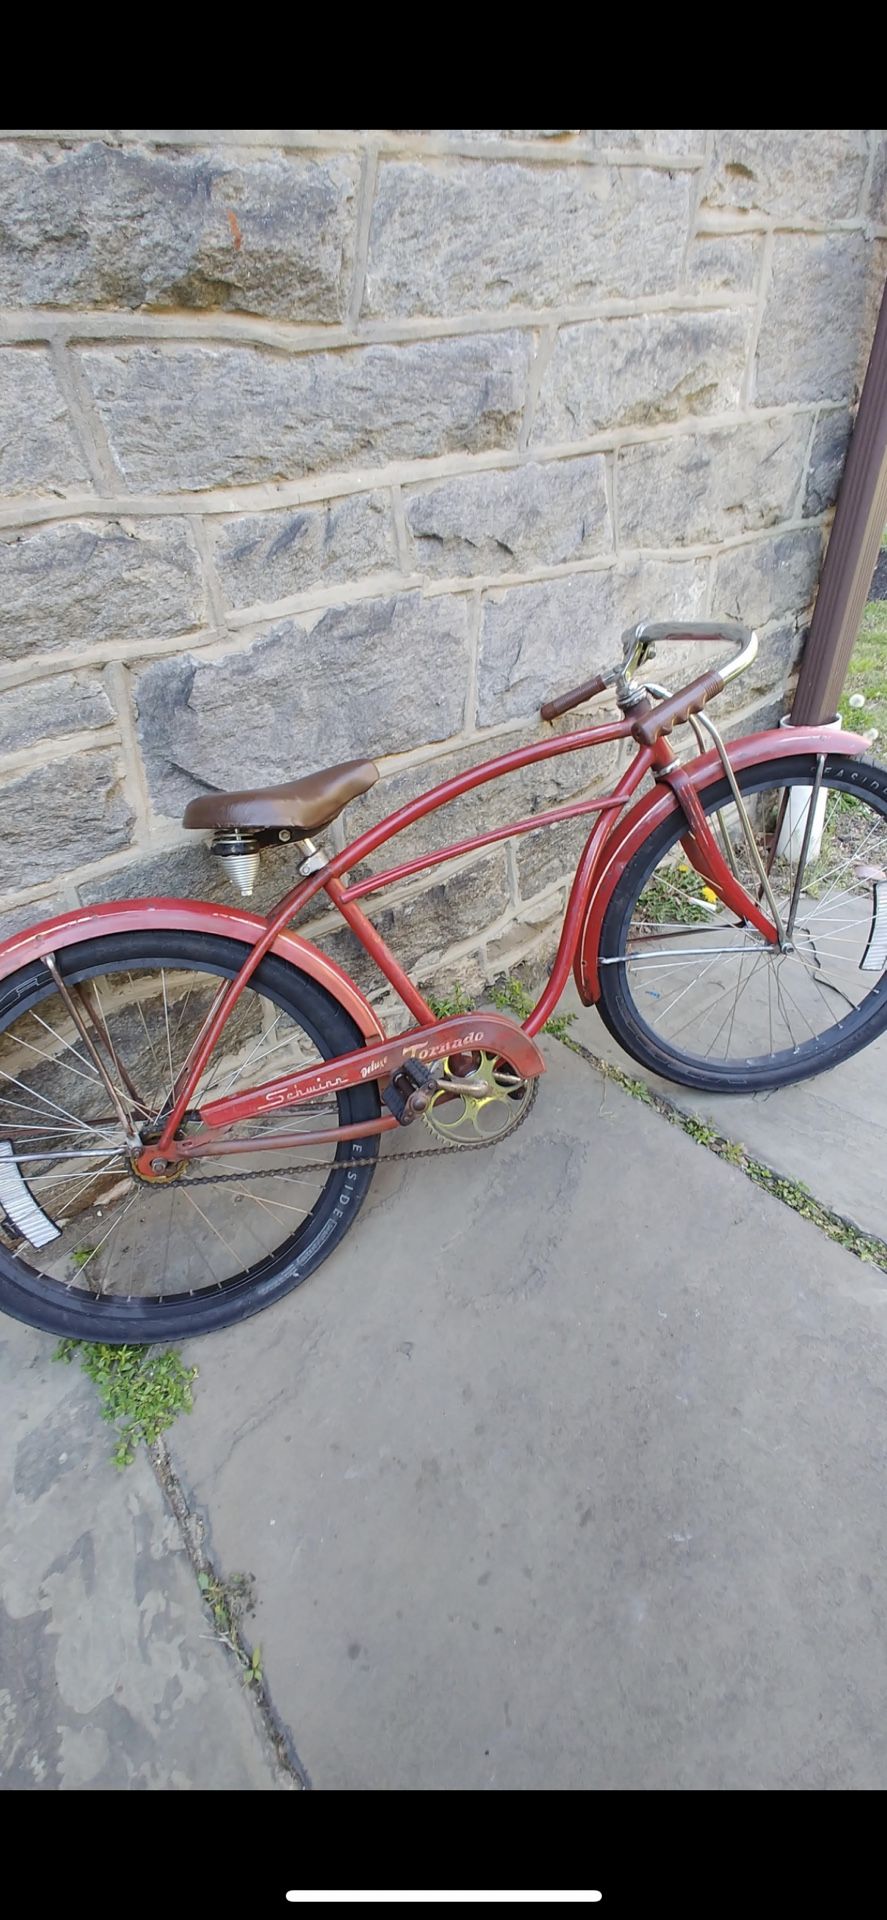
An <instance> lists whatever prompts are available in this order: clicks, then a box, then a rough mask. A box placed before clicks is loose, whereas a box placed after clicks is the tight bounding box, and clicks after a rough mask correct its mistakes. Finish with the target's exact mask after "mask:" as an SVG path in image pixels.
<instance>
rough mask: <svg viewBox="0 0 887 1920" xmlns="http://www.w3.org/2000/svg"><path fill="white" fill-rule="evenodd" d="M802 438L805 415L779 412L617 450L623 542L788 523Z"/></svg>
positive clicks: (702, 538)
mask: <svg viewBox="0 0 887 1920" xmlns="http://www.w3.org/2000/svg"><path fill="white" fill-rule="evenodd" d="M809 438H810V421H809V419H808V417H807V415H806V414H786V415H784V416H783V417H779V416H777V417H776V418H771V419H766V420H761V421H760V422H756V423H755V424H754V425H751V426H747V425H737V426H735V427H724V428H722V429H719V430H718V431H717V432H714V433H698V434H687V435H683V434H682V435H681V436H680V437H679V438H678V437H675V438H674V439H672V440H652V441H648V442H647V443H646V444H641V445H639V446H634V447H622V448H621V449H620V452H619V455H618V457H617V462H616V498H617V512H618V515H619V533H620V539H621V541H622V543H623V544H624V545H626V546H637V547H670V546H685V545H687V544H688V543H690V542H698V543H702V542H707V541H717V540H724V539H729V538H730V537H731V536H734V535H736V534H737V533H750V532H753V531H754V530H755V528H757V527H768V526H775V525H776V524H777V522H778V521H780V520H787V519H790V518H791V517H792V511H793V507H794V502H795V499H796V497H797V493H798V489H799V487H800V485H801V481H802V477H803V473H804V461H805V459H806V456H807V444H808V441H809Z"/></svg>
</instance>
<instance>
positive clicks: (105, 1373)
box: [53, 1340, 197, 1468]
mask: <svg viewBox="0 0 887 1920" xmlns="http://www.w3.org/2000/svg"><path fill="white" fill-rule="evenodd" d="M75 1356H79V1359H80V1365H81V1368H82V1370H83V1372H84V1373H85V1374H86V1376H87V1379H88V1380H91V1381H92V1382H93V1385H94V1386H95V1387H96V1388H97V1390H98V1396H99V1409H100V1412H101V1416H102V1419H103V1420H107V1421H108V1422H109V1424H110V1425H111V1426H113V1427H114V1428H116V1432H117V1444H116V1446H115V1448H114V1451H113V1453H112V1455H111V1458H112V1460H113V1462H114V1465H115V1467H119V1468H122V1467H128V1466H130V1465H131V1464H132V1461H133V1460H134V1459H135V1456H136V1452H137V1449H138V1447H139V1446H140V1445H141V1444H142V1442H144V1445H145V1446H146V1447H150V1446H151V1445H152V1444H153V1442H154V1441H155V1440H158V1439H159V1438H160V1435H161V1434H162V1433H166V1431H167V1429H168V1428H169V1427H171V1426H172V1424H173V1421H174V1420H177V1419H178V1417H179V1414H180V1413H190V1412H191V1408H192V1406H193V1404H194V1403H193V1397H192V1391H191V1389H192V1382H193V1381H194V1380H196V1378H197V1368H196V1367H186V1366H185V1365H184V1363H183V1361H182V1359H181V1357H180V1355H179V1354H178V1353H177V1352H176V1351H175V1349H174V1348H168V1347H167V1348H164V1349H163V1351H162V1352H159V1353H155V1352H153V1351H152V1349H151V1348H150V1347H105V1346H101V1345H100V1344H99V1343H98V1342H95V1341H90V1340H60V1341H59V1344H58V1346H57V1347H56V1350H55V1353H54V1354H53V1359H54V1360H63V1361H65V1362H66V1363H67V1364H68V1365H70V1364H71V1362H72V1360H73V1359H74V1358H75Z"/></svg>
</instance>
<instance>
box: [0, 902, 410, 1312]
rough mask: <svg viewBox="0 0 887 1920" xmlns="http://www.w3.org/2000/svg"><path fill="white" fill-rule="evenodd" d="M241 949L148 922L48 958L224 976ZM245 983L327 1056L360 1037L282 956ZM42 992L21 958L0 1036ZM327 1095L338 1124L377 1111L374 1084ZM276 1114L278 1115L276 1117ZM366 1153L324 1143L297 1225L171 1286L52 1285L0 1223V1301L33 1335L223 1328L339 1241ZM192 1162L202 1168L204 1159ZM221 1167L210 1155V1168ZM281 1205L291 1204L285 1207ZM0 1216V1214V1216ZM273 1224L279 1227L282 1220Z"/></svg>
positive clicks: (360, 1185) (70, 977) (369, 1147)
mask: <svg viewBox="0 0 887 1920" xmlns="http://www.w3.org/2000/svg"><path fill="white" fill-rule="evenodd" d="M247 951H248V949H247V948H245V947H244V946H242V945H241V943H239V942H238V941H235V940H229V939H224V938H221V937H218V936H215V935H208V934H199V933H197V934H195V933H181V932H175V931H167V930H160V931H157V932H150V931H145V932H138V933H127V934H117V935H109V936H106V937H101V938H98V939H94V940H89V941H84V942H82V943H80V944H78V945H77V946H71V947H68V948H65V949H62V950H61V951H60V953H59V955H58V956H57V962H58V966H59V968H60V970H61V972H62V974H63V976H64V978H65V980H66V982H68V983H71V984H73V983H75V982H80V981H84V980H94V979H95V978H96V977H97V976H99V975H102V974H105V973H110V974H114V973H124V974H125V977H126V978H131V973H130V972H129V971H128V970H129V969H132V970H133V971H138V970H141V969H146V970H150V969H152V968H159V969H163V968H170V969H175V970H177V971H178V972H179V973H184V974H185V975H187V972H188V969H189V968H191V969H194V970H196V971H197V972H198V973H199V974H200V975H203V974H211V975H216V976H218V977H222V978H229V979H230V978H232V977H233V976H234V974H235V973H236V972H237V971H238V970H239V968H240V966H241V965H242V963H243V960H244V959H245V957H246V954H247ZM164 977H165V976H164ZM251 985H252V986H253V987H255V989H256V992H257V998H258V996H261V997H262V998H263V999H264V1000H265V1001H267V1002H270V1003H271V1004H272V1005H273V1006H274V1007H277V1008H278V1009H280V1010H281V1014H282V1016H283V1017H284V1018H291V1019H292V1020H293V1022H294V1023H296V1025H297V1027H298V1029H299V1030H300V1031H301V1032H302V1033H304V1034H305V1035H307V1036H308V1038H309V1040H310V1043H311V1045H312V1046H313V1047H314V1048H316V1050H317V1052H318V1053H319V1054H320V1055H321V1057H322V1058H324V1059H329V1058H331V1057H334V1056H335V1055H337V1054H340V1053H345V1052H349V1051H351V1050H353V1049H354V1048H356V1047H359V1046H361V1045H363V1044H364V1040H363V1035H362V1034H361V1033H360V1031H359V1030H358V1028H357V1027H356V1026H355V1024H354V1022H353V1021H352V1020H351V1018H350V1016H349V1015H348V1014H347V1013H346V1012H345V1011H344V1009H343V1008H342V1006H341V1005H340V1004H339V1003H338V1002H337V1001H336V1000H335V999H334V998H333V997H332V996H331V995H330V994H329V993H328V992H327V991H326V990H325V989H324V988H323V987H321V986H320V985H319V984H318V983H317V982H316V981H314V980H312V979H311V978H310V977H309V976H307V975H306V974H302V973H300V972H299V971H298V970H297V969H296V968H294V967H292V966H290V965H289V964H288V963H287V962H285V961H282V960H280V959H278V958H276V957H273V956H272V957H270V958H267V959H265V960H263V961H262V963H261V965H260V966H259V968H258V969H257V971H256V974H255V975H254V976H253V981H252V982H251ZM52 990H53V989H52V981H51V979H50V976H49V974H48V972H47V969H46V968H45V966H44V965H43V964H42V962H34V963H31V964H30V965H29V966H27V967H25V968H23V969H22V970H21V971H20V972H19V973H17V974H13V975H10V976H9V977H8V978H7V979H6V980H4V981H3V982H2V983H0V1035H2V1034H3V1033H4V1032H5V1031H6V1030H7V1029H8V1028H9V1027H11V1025H12V1023H13V1022H14V1021H17V1020H19V1019H20V1017H21V1016H22V1015H23V1014H27V1013H28V1012H30V1010H31V1009H32V1008H33V1007H39V1005H40V1002H41V1000H43V999H45V998H46V997H47V995H48V994H49V993H51V992H52ZM143 1024H144V1022H143ZM16 1031H19V1029H17V1030H16ZM146 1031H147V1029H146ZM278 1070H279V1069H278ZM69 1071H74V1069H73V1068H70V1069H69ZM38 1097H39V1096H38ZM336 1104H337V1106H338V1113H339V1124H342V1125H348V1124H351V1123H355V1122H361V1121H368V1120H373V1119H375V1118H376V1117H377V1116H378V1114H379V1112H380V1104H379V1096H378V1090H377V1087H376V1085H375V1083H374V1082H368V1083H366V1084H365V1085H362V1086H360V1087H353V1088H345V1089H343V1090H341V1091H340V1092H339V1093H338V1094H337V1095H336ZM277 1117H278V1121H279V1119H280V1116H279V1115H278V1116H277ZM334 1124H335V1122H334ZM32 1130H33V1129H32ZM378 1150H379V1143H378V1139H377V1138H375V1137H372V1136H371V1137H369V1138H366V1139H362V1140H358V1141H349V1142H340V1143H339V1144H338V1145H337V1147H336V1149H335V1153H334V1157H333V1155H332V1149H328V1150H327V1152H328V1154H329V1155H330V1156H331V1157H330V1158H329V1160H328V1163H327V1162H320V1163H318V1176H317V1179H318V1183H319V1182H320V1180H321V1177H322V1176H325V1175H327V1165H328V1177H326V1181H325V1184H324V1185H323V1187H322V1191H321V1192H320V1194H319V1197H318V1198H317V1200H316V1202H315V1203H314V1204H313V1205H312V1206H311V1209H310V1212H308V1213H307V1215H306V1217H305V1218H304V1220H303V1221H302V1222H301V1224H300V1226H299V1227H298V1228H297V1230H296V1231H295V1232H293V1233H291V1234H289V1237H288V1238H287V1239H286V1240H285V1241H283V1242H282V1243H281V1244H280V1245H279V1246H278V1247H277V1248H276V1249H275V1250H274V1251H273V1253H272V1252H269V1253H267V1255H266V1256H265V1257H263V1258H262V1259H260V1260H258V1261H256V1262H255V1264H254V1265H253V1266H252V1267H249V1268H245V1269H244V1270H243V1271H242V1272H240V1273H238V1274H235V1275H232V1276H231V1277H229V1278H228V1279H226V1280H224V1281H222V1282H218V1283H216V1284H214V1285H212V1286H205V1287H203V1288H197V1289H189V1290H187V1291H184V1292H179V1293H174V1294H173V1293H167V1294H163V1293H160V1294H159V1295H158V1296H157V1297H154V1296H151V1297H144V1296H136V1297H130V1298H123V1299H115V1298H114V1297H113V1295H112V1294H108V1295H103V1296H102V1297H99V1298H97V1297H96V1296H95V1294H94V1293H93V1292H90V1291H89V1290H88V1289H87V1288H86V1287H85V1286H78V1285H73V1286H71V1285H70V1284H65V1285H64V1286H63V1285H61V1284H60V1283H59V1281H58V1279H54V1278H49V1277H47V1275H46V1274H44V1273H41V1272H40V1271H39V1270H38V1269H36V1268H35V1267H32V1266H30V1265H26V1264H25V1262H24V1261H23V1260H22V1259H21V1258H19V1257H18V1254H17V1253H14V1252H12V1251H10V1245H9V1241H10V1232H9V1226H8V1222H7V1223H6V1225H7V1231H6V1233H5V1234H4V1233H2V1232H0V1309H2V1311H3V1312H5V1313H8V1314H11V1315H12V1316H13V1317H14V1318H15V1319H17V1320H23V1321H25V1322H26V1323H27V1324H28V1325H29V1326H32V1327H37V1328H39V1329H40V1330H41V1331H43V1332H45V1333H51V1334H58V1335H61V1336H63V1337H64V1336H67V1337H71V1338H73V1339H78V1340H91V1341H101V1342H104V1343H106V1344H108V1345H112V1346H113V1345H120V1344H124V1343H126V1344H130V1343H131V1344H133V1345H140V1344H142V1345H148V1344H154V1343H155V1342H163V1341H170V1340H182V1339H186V1338H188V1337H191V1336H194V1335H196V1334H204V1333H211V1332H215V1331H217V1330H218V1329H220V1328H222V1327H229V1326H232V1325H233V1324H235V1323H236V1322H237V1321H240V1320H245V1319H247V1318H248V1317H249V1316H250V1315H251V1314H254V1313H259V1312H261V1311H263V1309H264V1308H265V1307H270V1306H273V1305H274V1304H275V1303H276V1302H277V1301H278V1300H281V1299H282V1298H283V1297H284V1295H285V1294H287V1293H289V1292H291V1290H292V1289H293V1288H294V1287H297V1286H300V1285H301V1283H302V1282H303V1281H304V1280H307V1279H308V1276H309V1275H310V1274H311V1273H313V1272H314V1271H315V1269H316V1268H317V1267H319V1266H320V1265H321V1263H322V1262H323V1261H325V1260H327V1259H328V1258H329V1256H330V1254H331V1253H332V1252H333V1251H334V1249H335V1248H336V1247H338V1246H339V1245H340V1244H341V1241H342V1240H343V1239H344V1236H345V1234H346V1233H347V1231H348V1229H349V1227H351V1226H352V1225H353V1223H354V1221H355V1219H356V1217H357V1214H358V1212H359V1210H360V1207H361V1205H362V1203H363V1201H364V1199H365V1198H366V1195H367V1192H368V1190H369V1186H370V1183H371V1180H372V1177H373V1173H374V1171H375V1164H376V1160H377V1157H378ZM355 1159H357V1160H359V1161H360V1162H361V1163H362V1164H361V1165H359V1166H342V1167H341V1168H340V1166H339V1163H340V1161H346V1162H347V1161H351V1160H355ZM195 1164H197V1165H199V1166H201V1167H202V1166H205V1165H209V1164H210V1163H209V1162H199V1163H195ZM229 1164H230V1163H226V1162H225V1161H221V1162H218V1161H216V1162H213V1163H212V1165H213V1168H214V1169H215V1168H218V1167H220V1168H225V1167H226V1165H229ZM311 1184H313V1182H312V1183H311ZM146 1191H147V1190H146ZM170 1191H171V1190H170ZM215 1191H218V1189H216V1190H215ZM269 1204H273V1203H269ZM286 1211H287V1212H288V1213H289V1212H292V1213H295V1212H296V1211H299V1210H297V1209H295V1208H287V1209H286ZM272 1217H273V1216H272ZM2 1221H3V1216H2V1213H0V1223H2ZM284 1224H285V1226H286V1230H287V1232H288V1223H284ZM270 1231H271V1229H269V1232H270ZM4 1241H5V1242H6V1244H4ZM168 1249H169V1240H168V1238H167V1251H168ZM232 1251H234V1250H233V1249H232ZM32 1257H33V1256H32Z"/></svg>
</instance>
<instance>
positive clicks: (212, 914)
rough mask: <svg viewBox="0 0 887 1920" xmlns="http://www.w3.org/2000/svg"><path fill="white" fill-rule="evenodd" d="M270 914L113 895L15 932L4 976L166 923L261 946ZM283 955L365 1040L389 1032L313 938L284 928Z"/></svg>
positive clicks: (2, 958) (4, 951) (0, 957)
mask: <svg viewBox="0 0 887 1920" xmlns="http://www.w3.org/2000/svg"><path fill="white" fill-rule="evenodd" d="M267 925H268V922H267V920H263V919H262V916H261V914H258V913H247V912H246V911H245V910H244V909H243V908H242V907H227V906H221V905H217V904H214V903H213V902H212V901H210V900H113V901H109V902H108V903H107V904H106V905H105V906H102V907H80V908H78V909H77V910H76V911H75V912H73V913H61V914H58V915H57V916H56V918H55V919H54V920H43V921H41V922H40V923H39V924H38V925H37V926H34V927H29V928H28V929H27V931H26V932H25V933H14V934H13V935H12V938H11V939H10V940H4V941H3V943H2V945H0V980H3V979H5V978H6V977H7V975H8V974H10V973H16V972H17V971H18V969H19V967H24V966H26V965H27V963H28V961H29V960H39V959H41V957H42V956H43V954H45V953H55V952H57V951H58V949H59V948H60V947H70V946H73V944H74V943H75V941H78V940H93V939H95V938H96V936H97V935H98V934H106V933H134V932H139V931H145V932H148V933H150V932H151V930H152V929H155V928H163V929H164V930H165V931H168V930H173V929H174V930H176V931H181V930H184V931H185V932H188V933H217V934H221V935H222V936H223V937H224V938H226V939H229V940H242V941H243V942H244V944H245V945H247V946H251V947H253V946H255V944H256V941H257V940H258V939H259V938H260V936H261V935H262V934H263V933H264V932H265V928H266V927H267ZM271 951H272V953H276V954H278V955H279V957H280V959H281V960H288V961H289V962H290V965H291V966H294V967H298V968H299V969H300V971H301V972H302V973H307V974H309V975H310V977H311V979H312V980H317V981H318V982H319V984H320V985H321V986H322V987H326V989H327V991H328V992H329V993H331V994H332V996H333V998H334V999H335V1000H338V1001H339V1004H340V1005H341V1006H343V1007H344V1008H345V1011H346V1013H350V1015H351V1018H352V1020H353V1021H354V1023H355V1025H356V1026H357V1027H358V1028H359V1030H360V1032H361V1033H362V1034H363V1037H364V1039H365V1040H367V1041H369V1042H371V1043H373V1044H375V1042H376V1041H379V1040H384V1038H385V1032H384V1029H383V1027H382V1026H381V1024H380V1022H379V1020H378V1018H377V1016H376V1014H375V1013H374V1012H373V1009H372V1007H371V1006H370V1004H369V1001H368V1000H366V999H365V998H364V996H363V994H362V993H361V992H360V989H359V988H358V987H356V986H355V984H354V981H353V980H351V979H350V978H349V976H348V974H347V973H343V971H342V968H341V967H337V966H336V963H335V961H334V960H330V959H328V958H327V955H326V954H325V953H321V952H320V951H319V949H318V948H317V947H312V945H311V943H310V941H309V940H303V939H302V937H301V935H300V934H297V933H289V932H284V933H279V934H278V936H277V939H276V940H275V942H274V945H273V947H272V949H271Z"/></svg>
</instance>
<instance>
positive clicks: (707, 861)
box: [653, 716, 813, 951]
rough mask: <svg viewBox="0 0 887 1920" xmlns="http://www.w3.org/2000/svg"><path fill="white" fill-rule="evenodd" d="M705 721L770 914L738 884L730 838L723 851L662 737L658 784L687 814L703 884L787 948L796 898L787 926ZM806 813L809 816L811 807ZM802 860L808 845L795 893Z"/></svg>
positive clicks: (725, 760) (689, 849)
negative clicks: (667, 790) (663, 786)
mask: <svg viewBox="0 0 887 1920" xmlns="http://www.w3.org/2000/svg"><path fill="white" fill-rule="evenodd" d="M704 724H705V726H706V730H707V731H708V732H709V733H710V734H711V737H712V739H713V741H714V744H715V746H716V747H717V749H718V752H719V754H720V758H721V764H722V766H723V768H724V772H725V775H726V777H727V780H728V783H729V786H730V791H731V793H732V796H733V804H734V806H735V808H736V812H737V815H738V818H739V824H740V826H741V828H742V833H743V837H744V839H745V843H746V847H747V849H748V854H749V859H750V861H751V864H752V869H753V871H754V872H756V873H757V876H758V880H759V882H760V894H761V897H762V900H763V901H766V904H767V906H768V907H769V909H770V913H769V915H768V914H767V913H765V912H764V910H763V905H762V904H759V901H757V900H753V899H752V897H751V895H750V894H749V893H747V892H746V889H745V888H744V887H743V886H742V884H741V882H740V880H739V876H738V874H737V871H736V864H735V860H734V858H733V853H732V849H731V847H730V843H729V840H728V839H727V838H726V837H725V841H724V848H723V850H722V848H721V847H720V845H719V843H718V838H717V835H716V833H715V832H714V831H713V829H712V827H711V825H710V823H709V820H708V816H707V814H706V812H705V809H704V807H703V805H702V802H701V800H700V798H699V795H698V793H697V791H696V788H695V786H694V784H693V781H692V779H691V778H690V775H689V774H688V772H687V770H686V768H685V767H682V766H681V765H680V763H679V762H678V761H677V760H676V759H675V756H674V754H673V752H672V750H671V747H670V746H669V744H668V741H667V740H666V739H664V738H662V739H660V740H658V741H657V743H656V747H655V750H654V761H653V764H654V768H655V777H656V779H657V780H659V781H660V782H662V784H663V785H665V786H669V787H671V789H672V792H673V793H674V795H675V798H676V799H677V801H678V803H679V805H680V807H681V810H682V812H683V813H684V815H685V818H686V821H687V826H688V828H689V832H688V833H687V834H685V835H684V836H683V837H682V840H681V845H682V847H683V849H684V852H685V853H686V855H687V858H688V860H689V861H690V862H691V864H692V865H693V866H694V867H695V869H696V871H697V873H698V874H699V875H700V876H701V878H702V879H703V880H704V881H705V883H706V885H707V886H709V887H711V888H712V890H713V891H714V892H715V893H716V894H717V895H718V898H719V899H720V900H722V901H723V903H724V906H725V907H728V908H729V909H730V911H731V913H735V914H736V916H737V918H738V919H739V920H742V921H744V922H745V923H746V924H747V925H749V926H752V927H754V928H755V930H756V932H758V933H760V934H762V935H763V937H764V939H765V940H766V941H767V942H768V944H769V945H771V946H778V947H779V948H780V949H782V950H783V951H784V950H786V949H787V947H788V946H789V944H790V940H791V931H792V926H793V923H794V913H795V911H796V901H795V900H794V899H793V901H792V911H791V913H790V916H789V925H788V926H787V927H786V926H785V925H784V923H783V920H782V916H781V914H780V912H779V908H778V906H777V903H776V897H775V895H774V892H773V888H772V887H771V885H770V876H769V873H768V871H767V869H766V867H765V866H764V862H763V861H762V859H761V855H760V852H759V849H758V844H757V841H756V840H755V836H754V829H753V828H752V824H751V821H750V820H749V817H748V812H747V809H746V806H745V802H744V800H743V798H742V794H741V792H740V790H739V785H738V782H737V780H736V775H735V773H734V772H733V768H732V767H731V765H730V761H729V757H728V754H727V750H726V748H725V746H724V743H723V740H722V739H721V736H720V733H719V732H718V730H717V728H716V727H715V726H714V725H713V723H712V722H711V721H709V720H708V718H707V716H706V717H704ZM809 811H810V816H811V819H812V812H813V809H812V807H811V808H810V810H809ZM808 838H809V833H808ZM805 862H806V846H805V848H804V851H803V856H802V859H801V861H800V863H799V867H798V882H797V884H796V888H795V892H796V893H797V892H799V889H800V880H801V877H802V875H803V871H804V865H805Z"/></svg>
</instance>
